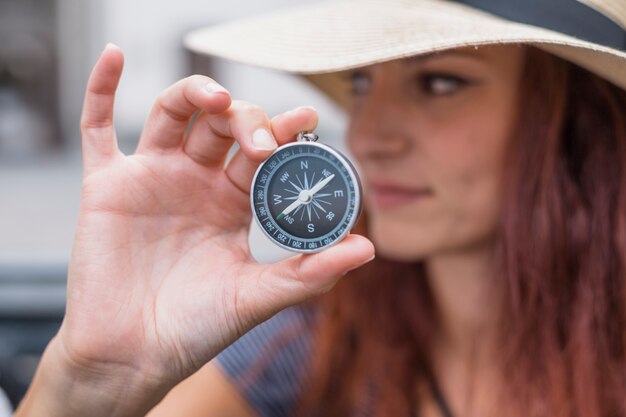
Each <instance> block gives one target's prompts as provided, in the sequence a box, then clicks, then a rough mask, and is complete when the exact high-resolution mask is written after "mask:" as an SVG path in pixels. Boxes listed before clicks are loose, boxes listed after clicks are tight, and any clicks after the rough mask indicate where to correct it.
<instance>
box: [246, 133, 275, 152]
mask: <svg viewBox="0 0 626 417" xmlns="http://www.w3.org/2000/svg"><path fill="white" fill-rule="evenodd" d="M252 146H254V147H255V148H256V149H258V150H262V151H269V150H273V149H275V148H276V146H278V144H277V143H276V140H275V139H274V137H273V136H272V135H271V134H270V132H268V131H267V130H266V129H263V128H259V129H257V130H255V131H254V133H253V134H252Z"/></svg>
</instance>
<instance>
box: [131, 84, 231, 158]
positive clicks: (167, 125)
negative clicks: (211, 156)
mask: <svg viewBox="0 0 626 417" xmlns="http://www.w3.org/2000/svg"><path fill="white" fill-rule="evenodd" d="M230 103H231V98H230V94H229V93H228V91H227V90H226V89H225V88H224V87H222V86H221V85H219V84H218V83H216V82H215V81H213V80H212V79H211V78H209V77H205V76H202V75H192V76H190V77H187V78H184V79H182V80H180V81H178V82H176V83H175V84H173V85H172V86H170V87H169V88H167V89H166V90H165V91H163V92H162V93H161V94H160V95H159V97H158V98H157V100H156V102H155V103H154V106H153V107H152V110H151V111H150V114H149V116H148V120H147V121H146V125H145V127H144V130H143V132H142V134H141V138H140V139H139V145H138V146H137V152H138V153H149V152H158V153H160V152H163V151H167V150H172V149H178V148H180V147H181V146H182V143H183V136H184V134H185V131H186V130H187V127H188V126H189V122H190V120H191V117H192V116H193V115H194V114H195V113H196V112H197V111H198V110H202V111H204V112H206V113H210V114H217V113H221V112H223V111H225V110H226V109H227V108H228V106H230Z"/></svg>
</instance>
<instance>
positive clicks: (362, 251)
mask: <svg viewBox="0 0 626 417" xmlns="http://www.w3.org/2000/svg"><path fill="white" fill-rule="evenodd" d="M372 259H374V245H373V244H372V242H370V241H369V240H368V239H367V238H365V237H363V236H359V235H349V236H347V237H346V238H345V239H344V240H342V241H341V242H340V243H339V244H337V245H335V246H332V247H330V248H328V249H326V250H324V251H322V252H318V253H315V254H310V255H301V256H297V257H294V258H290V259H286V260H284V261H282V262H279V263H276V264H274V265H271V266H270V269H271V270H270V271H267V272H268V273H269V274H268V275H270V276H274V277H276V280H275V281H274V289H275V291H279V292H280V294H275V295H276V299H281V300H284V305H283V306H281V307H282V308H284V307H287V306H289V305H293V304H297V303H300V302H302V301H304V300H306V299H308V298H310V297H313V296H316V295H320V294H323V293H325V292H327V291H329V290H330V289H331V288H332V287H333V286H334V285H335V284H336V283H337V281H339V279H340V278H341V277H343V276H344V275H345V274H346V273H347V272H349V271H351V270H353V269H355V268H358V267H359V266H361V265H363V264H366V263H367V262H369V261H371V260H372Z"/></svg>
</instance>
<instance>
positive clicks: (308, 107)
mask: <svg viewBox="0 0 626 417" xmlns="http://www.w3.org/2000/svg"><path fill="white" fill-rule="evenodd" d="M304 109H307V110H313V111H317V110H315V107H313V106H300V107H296V108H294V109H291V110H289V111H287V112H286V113H296V112H298V111H300V110H304Z"/></svg>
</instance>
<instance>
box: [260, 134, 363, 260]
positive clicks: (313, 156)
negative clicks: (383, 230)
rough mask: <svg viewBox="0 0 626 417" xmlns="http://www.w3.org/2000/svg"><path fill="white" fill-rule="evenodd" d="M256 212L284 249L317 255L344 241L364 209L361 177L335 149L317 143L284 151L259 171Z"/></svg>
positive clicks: (298, 144)
mask: <svg viewBox="0 0 626 417" xmlns="http://www.w3.org/2000/svg"><path fill="white" fill-rule="evenodd" d="M250 198H251V203H252V210H253V212H254V215H255V217H256V221H257V222H258V223H259V225H260V226H261V229H263V230H264V231H265V233H266V234H267V235H268V236H269V237H270V238H271V239H273V240H274V241H275V242H276V243H277V244H278V245H280V246H282V247H285V248H287V249H290V250H293V251H299V252H316V251H319V250H321V249H324V248H325V247H327V246H329V245H332V244H333V243H336V242H338V241H339V240H341V239H342V238H343V237H344V236H345V235H346V234H347V233H348V232H349V231H350V229H351V228H352V226H354V223H355V222H356V219H357V217H358V215H359V212H360V207H361V190H360V184H359V180H358V176H357V174H356V172H355V171H354V168H352V165H351V164H350V163H349V162H348V161H347V159H345V157H343V156H342V155H341V154H340V153H339V152H337V151H335V150H334V149H332V148H330V147H328V146H326V145H322V144H319V143H313V142H296V143H290V144H288V145H285V146H282V147H280V148H279V149H278V150H277V151H276V152H274V154H272V156H270V157H269V158H268V159H267V160H266V161H265V162H263V164H262V165H261V166H260V167H259V169H258V170H257V173H256V175H255V178H254V181H253V186H252V194H251V196H250Z"/></svg>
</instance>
